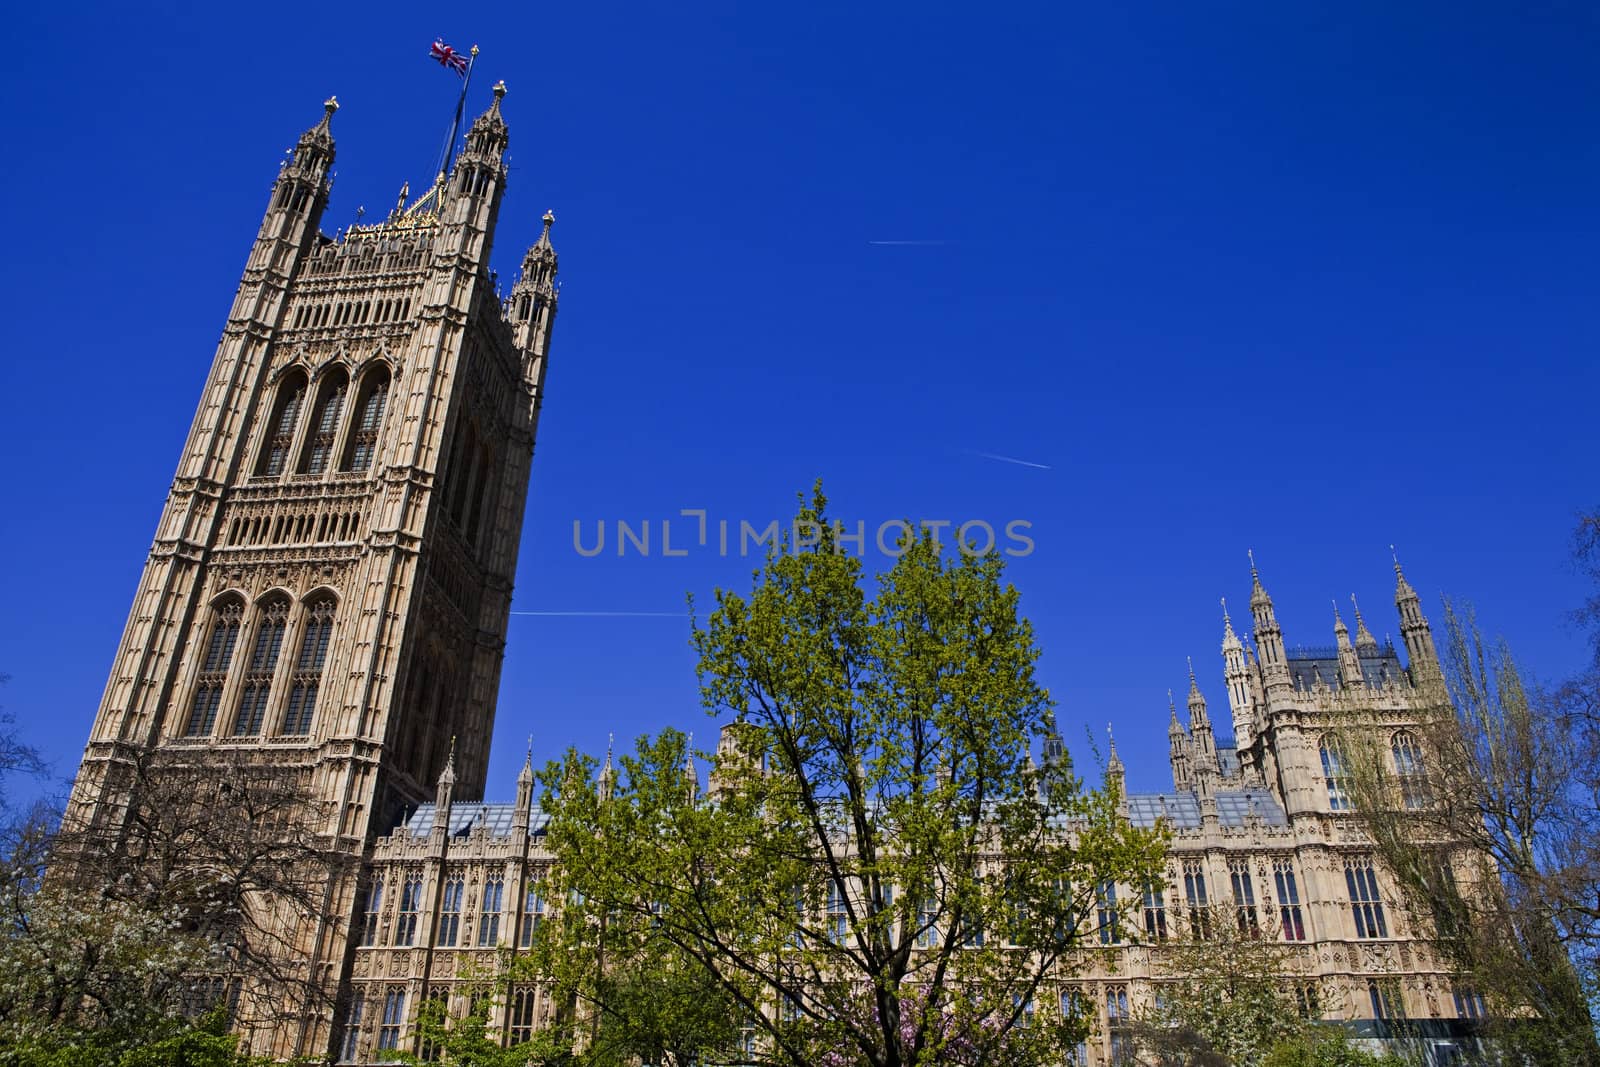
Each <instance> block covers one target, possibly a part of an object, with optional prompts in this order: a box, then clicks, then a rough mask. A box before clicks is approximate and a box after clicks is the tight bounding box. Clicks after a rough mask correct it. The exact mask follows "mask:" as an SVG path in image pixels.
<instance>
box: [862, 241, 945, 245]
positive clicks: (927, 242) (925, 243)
mask: <svg viewBox="0 0 1600 1067" xmlns="http://www.w3.org/2000/svg"><path fill="white" fill-rule="evenodd" d="M949 243H950V242H949V241H868V242H867V244H869V245H947V244H949Z"/></svg>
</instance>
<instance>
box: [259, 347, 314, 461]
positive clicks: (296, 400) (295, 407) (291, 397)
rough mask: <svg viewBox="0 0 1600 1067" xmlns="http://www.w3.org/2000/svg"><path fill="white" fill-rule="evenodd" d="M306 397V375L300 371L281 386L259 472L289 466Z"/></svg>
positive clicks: (285, 380)
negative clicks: (295, 432) (295, 431)
mask: <svg viewBox="0 0 1600 1067" xmlns="http://www.w3.org/2000/svg"><path fill="white" fill-rule="evenodd" d="M305 396H306V377H305V375H304V374H301V373H300V372H299V371H296V372H295V373H293V374H291V375H289V376H288V377H287V378H285V379H284V380H283V384H282V385H280V386H278V398H277V400H276V401H274V402H273V405H272V420H271V421H270V422H269V423H268V424H267V439H266V441H265V442H264V443H263V444H262V447H261V455H260V457H259V458H258V459H257V460H256V473H257V474H265V475H268V476H270V475H274V474H282V473H283V469H284V467H285V466H287V465H288V462H289V448H290V447H291V446H292V445H293V444H294V428H295V426H296V424H298V423H299V421H300V408H301V405H302V404H304V402H305Z"/></svg>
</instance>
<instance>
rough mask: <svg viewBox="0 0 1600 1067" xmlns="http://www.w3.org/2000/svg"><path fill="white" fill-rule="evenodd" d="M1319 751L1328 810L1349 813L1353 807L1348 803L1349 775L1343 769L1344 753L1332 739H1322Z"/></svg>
mask: <svg viewBox="0 0 1600 1067" xmlns="http://www.w3.org/2000/svg"><path fill="white" fill-rule="evenodd" d="M1321 749H1322V776H1323V779H1324V780H1325V781H1326V782H1327V784H1328V810H1329V811H1349V810H1350V809H1351V808H1352V807H1354V805H1353V804H1351V803H1350V788H1349V781H1350V775H1349V774H1348V773H1347V772H1346V771H1345V768H1344V753H1343V752H1341V751H1340V750H1339V743H1338V742H1337V741H1334V740H1332V739H1324V740H1323V742H1322V745H1321Z"/></svg>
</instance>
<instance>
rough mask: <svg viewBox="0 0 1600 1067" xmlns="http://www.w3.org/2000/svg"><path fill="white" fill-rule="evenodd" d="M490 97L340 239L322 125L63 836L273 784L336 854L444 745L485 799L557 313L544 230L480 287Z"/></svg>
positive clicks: (308, 142)
mask: <svg viewBox="0 0 1600 1067" xmlns="http://www.w3.org/2000/svg"><path fill="white" fill-rule="evenodd" d="M504 93H505V88H504V86H503V84H502V85H497V86H495V91H494V103H493V105H492V106H491V107H490V108H489V110H488V111H487V112H486V113H484V114H483V115H481V116H480V117H479V118H478V119H477V120H476V121H475V122H474V123H473V124H472V127H471V129H470V131H469V132H468V134H467V138H466V145H465V149H464V151H463V152H462V154H461V156H460V158H459V160H458V162H457V163H456V165H455V166H454V168H453V170H452V171H451V173H450V174H449V175H448V176H446V175H443V174H441V175H440V177H439V180H438V182H437V183H436V184H435V185H434V186H433V187H432V188H431V189H430V190H429V191H428V192H427V193H426V194H424V195H423V196H422V197H421V198H420V199H419V200H417V201H416V202H415V203H413V204H412V205H410V206H409V207H407V205H406V193H405V191H404V190H403V191H402V193H401V200H400V203H398V204H397V205H396V206H395V209H394V211H393V212H391V213H390V215H389V216H388V218H386V219H385V220H384V221H382V222H380V223H378V224H376V225H369V226H355V227H352V228H351V229H350V230H349V231H348V232H345V233H343V234H342V235H340V236H338V237H336V238H330V237H328V236H326V235H324V234H323V233H321V232H320V230H319V228H318V224H319V222H320V220H321V218H322V214H323V209H324V208H325V207H326V205H327V202H328V194H329V189H330V185H331V175H330V167H331V166H332V164H333V158H334V142H333V137H332V134H331V133H330V130H329V124H330V120H331V119H332V118H333V114H334V111H335V110H336V109H337V107H338V105H337V103H336V102H335V101H333V100H330V101H328V103H327V105H326V113H325V114H324V115H323V117H322V121H321V122H319V123H318V124H317V125H316V126H315V127H314V128H312V129H311V130H309V131H307V132H306V133H305V134H304V135H302V136H301V138H300V140H299V142H298V144H297V145H296V147H295V148H294V149H293V151H292V154H291V156H290V158H288V159H287V160H286V161H285V162H284V163H283V164H282V167H281V169H280V171H279V174H278V178H277V181H276V182H275V183H274V185H273V187H272V193H271V197H270V200H269V201H268V205H267V211H266V214H265V216H264V217H263V219H262V222H261V229H260V231H259V233H258V234H257V237H256V240H255V244H254V246H253V247H252V248H251V250H250V256H249V259H248V261H247V263H246V265H245V270H244V276H243V278H242V280H241V281H240V283H239V290H238V295H237V296H236V297H235V298H234V302H233V306H232V308H231V309H230V311H229V313H228V319H227V324H226V326H225V327H224V329H223V332H222V339H221V341H220V343H219V344H218V346H217V351H216V356H215V358H214V359H213V361H212V365H211V371H210V374H209V376H208V378H207V380H206V383H205V387H204V390H203V392H202V395H201V399H200V405H199V409H198V410H197V411H196V413H195V418H194V425H193V428H192V430H191V431H190V433H189V438H188V442H187V443H186V444H185V446H184V450H183V454H182V456H181V457H180V459H179V462H178V470H177V476H176V478H175V479H174V481H173V483H172V488H171V491H170V493H169V495H168V498H167V503H166V507H165V509H164V511H163V513H162V516H161V521H160V526H159V527H158V529H157V532H156V536H155V542H154V545H153V546H152V548H151V550H150V555H149V559H148V561H147V562H146V564H145V568H144V573H143V576H142V577H141V578H140V581H139V587H138V590H137V592H136V593H135V596H134V603H133V608H132V611H131V612H130V614H129V617H128V623H127V628H126V630H125V631H124V633H123V637H122V642H121V645H120V647H119V648H118V650H117V655H116V660H115V662H114V664H113V666H112V669H111V676H110V680H109V682H108V683H107V685H106V691H105V697H104V699H103V701H102V702H101V705H100V709H99V712H98V714H97V716H96V718H95V722H94V727H93V731H92V733H91V735H90V737H89V742H88V746H87V749H86V751H85V754H84V759H83V764H82V766H81V768H80V770H79V773H78V777H77V781H76V784H75V786H74V789H73V793H72V798H71V801H70V804H69V808H68V812H67V819H66V823H65V829H66V831H67V832H68V834H69V835H70V833H71V832H72V831H73V830H75V829H90V828H93V829H96V830H98V831H100V832H102V833H104V832H107V831H108V830H109V832H111V833H112V834H115V833H116V832H117V829H116V824H117V822H118V820H119V819H121V818H122V813H123V811H124V808H125V804H126V800H127V793H128V788H129V787H128V785H127V783H128V781H129V778H128V774H127V769H128V767H129V766H130V765H131V764H132V763H133V761H134V760H136V759H140V758H144V757H148V756H149V755H150V754H152V753H154V754H156V755H157V756H159V757H160V758H161V759H162V760H165V761H167V763H168V764H169V765H173V766H177V765H184V764H187V765H191V766H193V765H196V764H204V763H206V762H208V761H216V760H218V759H219V758H220V757H222V756H224V755H226V756H227V757H228V758H245V759H248V760H251V761H255V762H257V763H259V764H260V765H262V766H265V767H268V768H271V769H273V770H275V771H281V772H282V774H283V776H284V780H286V781H291V782H293V783H294V788H295V789H297V790H300V791H302V792H303V793H304V794H305V796H306V797H307V799H308V800H309V801H311V802H312V805H313V806H314V810H316V811H317V812H319V815H318V818H319V819H321V820H325V821H324V822H323V823H322V825H321V827H320V832H321V833H323V834H324V835H326V837H327V839H328V840H330V841H332V842H333V845H334V847H335V848H336V849H338V850H339V851H341V852H346V853H348V854H350V855H352V856H364V855H365V854H366V852H367V851H368V850H369V849H370V846H371V843H372V841H373V840H374V838H375V837H376V836H377V835H379V834H381V833H386V832H387V831H388V830H389V829H390V828H391V827H392V826H393V825H394V824H395V823H396V821H397V820H398V818H399V816H400V814H401V811H402V809H403V808H404V807H406V806H407V805H414V804H417V803H419V802H422V801H425V800H428V799H431V796H432V791H433V790H432V785H433V782H434V780H435V779H436V778H437V777H438V776H439V773H440V770H441V769H442V768H443V767H444V765H445V762H446V759H447V756H448V753H449V751H450V747H451V742H452V738H454V739H456V742H455V744H456V748H455V767H456V773H457V774H458V775H459V777H460V780H461V783H462V788H463V790H464V791H466V792H468V793H469V794H471V793H475V792H478V791H481V789H482V786H483V779H484V775H485V771H486V767H487V761H488V754H489V738H490V733H491V724H492V722H493V719H494V705H495V697H496V693H497V690H498V686H499V679H500V664H501V657H502V655H503V650H504V647H505V635H506V624H507V618H508V612H509V610H510V604H511V586H512V578H513V575H514V573H515V569H516V561H517V547H518V541H519V538H520V534H521V530H522V519H523V506H524V501H525V497H526V494H527V487H528V474H529V463H530V460H531V458H532V454H533V442H534V432H535V429H536V425H537V418H538V412H539V405H540V401H541V399H542V394H543V383H544V375H545V364H546V356H547V353H548V350H549V343H550V331H551V326H552V323H553V321H554V318H555V311H556V292H555V287H554V277H555V272H556V254H555V251H554V250H553V249H552V248H551V245H550V225H551V223H552V221H553V219H552V217H551V216H550V215H548V214H547V215H546V216H545V218H544V232H543V234H542V235H541V236H540V237H539V238H538V241H537V242H536V243H535V244H534V245H533V247H532V248H530V249H529V250H528V252H527V254H526V256H525V257H524V259H523V262H522V271H521V275H520V277H519V278H518V279H517V281H516V282H515V284H514V286H513V288H512V290H511V293H510V295H509V297H508V298H507V299H505V300H504V301H503V302H502V300H501V298H500V296H499V295H497V293H496V289H495V282H494V278H493V275H491V273H490V271H489V252H490V246H491V243H492V241H493V238H494V232H495V223H496V216H497V213H498V211H499V207H500V199H501V195H502V192H503V190H504V188H505V178H506V165H505V163H504V154H505V150H506V143H507V132H506V125H505V122H504V121H503V119H502V118H501V114H500V106H501V98H502V97H503V95H504ZM480 795H481V793H480ZM357 888H358V887H357V885H356V884H354V880H353V877H352V880H351V882H350V884H340V885H333V886H330V887H329V889H328V897H327V900H328V903H329V906H328V908H327V909H325V911H324V912H323V913H322V914H320V915H314V916H308V917H303V918H302V919H301V925H302V926H304V927H307V929H305V930H304V931H303V933H297V935H296V937H295V942H296V944H299V945H303V946H304V956H305V960H306V966H307V967H308V968H309V969H310V974H311V976H312V977H313V978H315V979H316V980H319V981H323V982H327V983H337V982H339V981H341V980H342V978H343V971H344V969H345V967H346V966H347V962H346V961H347V957H348V954H349V953H348V949H347V944H346V941H347V937H346V934H347V931H348V928H349V920H350V913H351V911H352V909H353V907H354V901H355V899H356V892H357ZM317 1014H319V1015H320V1014H321V1013H317ZM243 1025H244V1026H245V1027H246V1029H247V1030H248V1029H249V1027H250V1019H249V1018H248V1013H247V1015H246V1018H245V1019H244V1020H243ZM287 1031H293V1032H287ZM248 1036H249V1037H250V1040H251V1048H252V1050H253V1051H255V1052H258V1053H268V1054H275V1055H279V1056H284V1055H313V1056H314V1055H319V1054H321V1053H325V1052H326V1051H327V1049H326V1043H327V1041H328V1040H329V1035H328V1033H327V1030H326V1024H325V1023H324V1022H323V1021H322V1020H321V1019H320V1018H314V1017H307V1018H302V1019H301V1020H300V1022H299V1023H298V1024H296V1025H293V1026H287V1027H286V1026H284V1025H282V1024H278V1025H274V1026H269V1027H265V1028H262V1029H257V1030H256V1031H255V1032H254V1033H250V1034H249V1035H248Z"/></svg>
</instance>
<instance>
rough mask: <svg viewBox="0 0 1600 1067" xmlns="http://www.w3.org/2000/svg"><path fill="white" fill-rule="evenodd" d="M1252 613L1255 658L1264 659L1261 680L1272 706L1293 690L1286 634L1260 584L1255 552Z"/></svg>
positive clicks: (1269, 598)
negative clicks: (1282, 693)
mask: <svg viewBox="0 0 1600 1067" xmlns="http://www.w3.org/2000/svg"><path fill="white" fill-rule="evenodd" d="M1250 614H1251V615H1253V616H1254V617H1255V633H1256V655H1257V656H1258V657H1260V660H1261V675H1262V680H1263V682H1264V683H1265V685H1266V690H1267V700H1268V702H1269V704H1270V702H1271V700H1272V698H1273V697H1274V696H1275V695H1277V694H1278V693H1279V692H1284V691H1287V690H1288V689H1289V688H1290V682H1289V662H1288V657H1287V656H1286V655H1285V653H1284V650H1283V631H1282V630H1281V629H1279V628H1278V617H1277V616H1276V615H1275V614H1274V613H1273V610H1272V597H1270V596H1268V595H1267V590H1266V587H1265V586H1263V585H1262V584H1261V575H1260V573H1259V572H1258V571H1257V570H1256V557H1255V553H1254V552H1251V553H1250Z"/></svg>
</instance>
